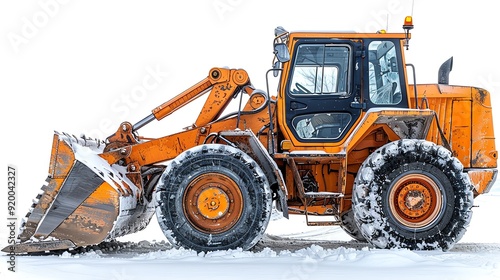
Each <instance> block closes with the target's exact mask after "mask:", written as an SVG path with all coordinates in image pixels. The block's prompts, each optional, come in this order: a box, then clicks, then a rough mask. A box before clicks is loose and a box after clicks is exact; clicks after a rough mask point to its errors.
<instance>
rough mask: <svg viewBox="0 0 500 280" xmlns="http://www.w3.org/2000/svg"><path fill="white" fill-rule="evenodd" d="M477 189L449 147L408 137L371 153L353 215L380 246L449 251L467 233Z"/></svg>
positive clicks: (357, 185)
mask: <svg viewBox="0 0 500 280" xmlns="http://www.w3.org/2000/svg"><path fill="white" fill-rule="evenodd" d="M472 190H473V187H472V184H471V183H470V180H469V177H468V176H467V175H466V174H465V173H463V166H462V164H461V163H460V162H459V161H458V159H456V158H454V157H453V156H452V154H451V153H450V151H448V150H447V149H445V148H444V147H442V146H438V145H436V144H434V143H432V142H428V141H425V140H411V139H403V140H399V141H397V142H392V143H389V144H386V145H384V146H382V147H381V148H379V149H378V150H376V151H375V152H374V153H373V154H371V155H370V156H369V157H368V158H367V159H366V160H365V162H364V163H363V165H362V166H361V168H360V170H359V173H358V175H357V177H356V179H355V182H354V190H353V211H354V219H355V221H356V224H357V225H358V227H359V229H360V231H361V234H362V235H363V236H364V237H365V238H366V239H367V240H368V242H370V243H372V244H373V245H375V246H377V247H379V248H408V249H411V250H434V249H441V250H449V249H451V248H452V247H453V245H454V244H455V243H456V242H458V241H459V240H460V239H461V238H462V236H463V234H464V233H465V231H466V227H467V226H468V224H469V222H470V219H471V216H472V210H471V208H472V204H473V191H472Z"/></svg>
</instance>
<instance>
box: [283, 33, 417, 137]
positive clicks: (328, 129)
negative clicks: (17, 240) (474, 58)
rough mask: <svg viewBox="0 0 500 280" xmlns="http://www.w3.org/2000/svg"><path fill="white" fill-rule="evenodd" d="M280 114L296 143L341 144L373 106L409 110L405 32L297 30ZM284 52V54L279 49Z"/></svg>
mask: <svg viewBox="0 0 500 280" xmlns="http://www.w3.org/2000/svg"><path fill="white" fill-rule="evenodd" d="M286 39H287V42H286V43H287V45H288V48H289V49H290V52H291V55H290V56H289V58H290V59H289V62H288V63H284V62H283V73H282V80H281V86H280V93H279V95H280V97H281V98H280V100H281V102H282V103H280V106H279V109H278V110H279V111H280V114H283V115H284V118H283V119H284V120H285V123H284V126H285V130H286V131H289V133H290V136H291V137H290V139H291V140H292V142H294V145H295V146H297V145H302V144H301V143H303V144H304V145H307V146H310V145H311V144H310V143H341V142H343V141H344V139H345V138H346V136H347V135H348V132H349V131H350V130H351V129H353V127H354V126H355V125H356V124H357V123H358V122H359V121H360V120H361V118H362V117H363V116H364V113H365V112H366V111H367V110H369V109H371V108H381V107H384V108H387V107H388V108H408V97H407V93H406V90H407V87H406V76H405V75H406V74H405V65H404V61H403V59H402V57H403V53H402V52H403V50H402V48H403V46H404V44H403V43H402V42H404V41H405V34H386V33H374V34H360V33H327V32H295V33H289V34H287V38H286ZM281 51H283V50H281Z"/></svg>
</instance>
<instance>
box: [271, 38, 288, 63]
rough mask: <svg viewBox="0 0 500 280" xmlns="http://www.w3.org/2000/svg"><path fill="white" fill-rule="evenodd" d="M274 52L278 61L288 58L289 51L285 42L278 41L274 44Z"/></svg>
mask: <svg viewBox="0 0 500 280" xmlns="http://www.w3.org/2000/svg"><path fill="white" fill-rule="evenodd" d="M274 54H275V55H276V58H277V59H278V61H279V62H281V63H284V62H287V61H289V60H290V53H289V52H288V48H287V47H286V45H285V44H283V43H279V44H275V45H274Z"/></svg>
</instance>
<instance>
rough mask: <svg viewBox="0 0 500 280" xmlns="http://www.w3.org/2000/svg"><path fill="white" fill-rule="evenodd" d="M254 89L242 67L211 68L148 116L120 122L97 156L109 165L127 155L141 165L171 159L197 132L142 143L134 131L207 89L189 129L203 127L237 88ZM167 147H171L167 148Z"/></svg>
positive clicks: (213, 117)
mask: <svg viewBox="0 0 500 280" xmlns="http://www.w3.org/2000/svg"><path fill="white" fill-rule="evenodd" d="M253 89H254V88H253V87H252V86H251V83H250V78H249V76H248V74H247V72H246V71H245V70H243V69H227V68H212V69H211V70H210V71H209V74H208V76H207V77H206V78H204V79H203V80H201V81H200V82H198V83H197V84H195V85H193V86H192V87H190V88H188V89H186V90H185V91H183V92H182V93H180V94H178V95H177V96H175V97H174V98H172V99H170V100H169V101H167V102H165V103H163V104H161V105H160V106H158V107H156V108H154V109H153V110H152V113H151V114H150V115H149V116H147V117H146V118H144V119H142V120H141V121H139V122H138V123H136V124H134V125H131V124H130V123H128V122H124V123H122V124H121V125H120V127H119V128H118V130H117V131H116V132H115V133H114V134H113V135H111V136H110V137H108V138H107V139H106V143H107V144H106V147H105V148H104V153H103V154H101V155H100V156H101V157H102V158H104V159H105V160H107V161H108V162H109V164H114V163H116V162H118V161H119V160H121V159H125V158H129V160H126V161H125V162H124V163H127V164H128V163H130V162H131V161H135V160H139V162H137V163H138V164H139V165H141V166H143V165H149V164H154V163H158V162H162V161H165V160H169V159H172V158H174V157H175V156H177V155H178V154H180V152H182V150H183V149H184V148H181V147H180V146H183V147H188V146H189V145H187V146H186V145H185V144H186V143H184V142H183V141H184V140H186V139H193V137H194V138H196V136H195V134H196V131H193V132H191V133H190V130H188V131H183V132H180V133H177V134H174V135H169V136H165V137H162V138H158V139H154V140H151V141H148V142H141V141H140V139H138V137H137V136H136V135H135V132H136V131H137V130H138V129H140V128H142V127H144V126H145V125H147V124H148V123H150V122H151V121H153V120H155V119H156V120H158V121H159V120H162V119H163V118H165V117H167V116H169V115H171V114H172V113H174V112H175V111H177V110H178V109H180V108H182V107H183V106H185V105H187V104H189V103H190V102H192V101H194V100H196V99H197V98H199V97H200V96H202V95H204V94H205V93H207V92H208V91H210V94H209V95H208V97H207V100H206V101H205V104H204V105H203V108H202V109H201V111H200V114H199V116H198V118H197V119H196V121H195V122H194V123H193V125H192V127H191V128H192V129H195V128H198V127H203V126H205V125H207V124H209V123H211V122H213V121H215V120H217V118H219V117H220V116H221V114H222V112H223V111H224V109H225V108H226V107H227V105H228V104H229V103H230V101H231V99H232V98H233V97H234V96H235V95H236V94H237V93H239V91H243V92H245V93H247V94H250V93H251V92H252V91H253ZM193 133H194V134H193ZM181 135H182V136H181ZM184 135H185V136H184ZM179 137H181V138H182V139H180V138H179ZM174 138H175V139H174ZM174 140H175V141H174ZM132 145H137V147H134V149H136V150H140V151H142V152H139V151H138V152H139V153H140V154H135V155H134V153H133V152H132ZM141 147H142V148H144V149H142V148H141ZM168 147H170V148H172V149H173V150H170V149H169V148H168ZM158 148H160V149H163V148H166V150H164V149H163V150H162V151H155V150H156V149H158ZM145 150H147V151H148V152H147V156H145V155H144V153H143V152H144V151H145ZM133 169H135V168H133Z"/></svg>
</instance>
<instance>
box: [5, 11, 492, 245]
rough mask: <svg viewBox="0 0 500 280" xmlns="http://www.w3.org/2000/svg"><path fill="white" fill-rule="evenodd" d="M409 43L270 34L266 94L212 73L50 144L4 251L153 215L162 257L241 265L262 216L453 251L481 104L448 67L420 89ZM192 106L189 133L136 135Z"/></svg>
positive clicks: (485, 136)
mask: <svg viewBox="0 0 500 280" xmlns="http://www.w3.org/2000/svg"><path fill="white" fill-rule="evenodd" d="M412 28H413V23H412V18H411V17H407V18H405V22H404V25H403V32H401V33H387V32H385V31H383V30H382V31H379V32H377V33H352V32H345V33H342V32H287V31H286V30H285V29H283V28H282V27H278V28H276V30H275V38H274V42H273V50H274V53H273V54H274V56H273V57H274V58H273V67H272V68H271V69H269V70H268V71H267V72H266V81H268V79H273V77H270V76H271V75H270V74H273V76H274V77H275V78H274V79H276V81H277V83H278V84H279V85H278V87H277V91H276V94H269V92H270V89H269V86H267V91H262V90H259V89H256V88H255V87H254V86H253V85H252V83H251V81H250V78H249V76H248V74H247V72H246V71H245V70H243V69H228V68H217V67H215V68H212V69H210V70H209V71H208V75H207V76H206V77H205V78H203V79H202V80H201V81H199V82H198V83H196V84H194V85H193V86H191V87H189V88H188V89H186V90H185V91H183V92H181V93H180V94H178V95H176V96H175V97H173V98H172V99H170V100H168V101H167V102H165V103H163V104H161V105H160V106H158V107H156V108H154V109H153V110H152V111H151V113H150V114H149V115H147V116H146V117H145V118H143V119H142V120H139V121H138V122H136V123H135V124H132V123H130V122H127V121H125V122H123V123H121V124H120V125H118V128H117V130H116V132H115V133H114V134H112V135H110V136H109V137H107V138H106V139H105V140H97V139H90V138H88V137H85V136H80V137H76V136H73V135H70V134H66V133H59V132H56V133H55V134H54V138H53V144H52V153H51V156H50V162H49V171H48V173H49V175H48V177H47V180H46V184H45V185H44V186H43V187H42V188H41V192H40V194H39V195H38V196H37V197H36V199H35V200H34V203H33V205H32V207H31V209H30V210H29V212H28V214H27V215H26V217H25V218H24V220H23V222H22V226H21V228H20V232H19V236H18V240H17V243H16V244H13V245H10V246H8V247H5V248H4V249H3V251H5V252H13V253H16V254H26V253H33V252H44V251H53V250H70V249H72V248H77V247H86V246H92V245H95V244H99V243H101V242H103V241H106V240H113V239H115V238H117V237H120V236H123V235H126V234H130V233H134V232H137V231H140V230H142V229H144V228H145V227H146V226H147V225H148V223H149V222H150V220H151V219H152V217H153V216H154V215H156V219H157V220H158V223H159V225H160V227H161V229H162V231H163V233H164V234H165V236H166V238H167V239H168V240H169V241H170V242H171V243H172V244H173V245H174V246H178V247H184V248H188V249H192V250H196V251H199V252H201V251H214V250H226V249H235V248H241V249H243V250H249V249H251V248H252V247H253V246H254V245H255V244H256V243H257V242H259V240H260V239H261V237H262V236H263V234H264V232H265V230H266V227H267V225H268V223H269V220H270V216H271V213H272V212H273V211H280V212H281V213H282V215H283V216H284V217H286V218H288V217H289V215H291V214H300V215H303V216H304V219H305V221H306V222H307V224H308V225H310V226H340V227H341V228H342V229H344V230H345V231H346V232H347V233H348V234H349V235H350V236H352V238H353V239H355V240H358V241H362V242H367V243H369V244H371V245H373V246H375V247H377V248H407V249H411V250H449V249H450V248H452V247H453V245H454V244H456V243H457V242H458V241H459V240H460V238H461V237H462V236H463V235H464V233H465V232H466V228H467V226H468V224H469V222H470V220H471V216H472V206H473V200H474V198H475V197H477V196H478V195H481V194H484V193H487V192H488V191H489V190H490V189H491V187H492V185H493V183H494V182H495V179H496V176H497V169H496V166H497V151H496V149H495V138H494V132H493V124H492V106H491V101H490V93H489V92H488V91H487V90H485V89H482V88H478V87H470V86H453V85H449V74H450V71H451V69H452V65H453V62H452V59H449V60H448V61H446V62H445V63H443V65H442V66H441V68H440V69H439V73H438V83H437V84H416V83H415V80H416V79H415V76H416V71H415V67H414V66H413V65H412V64H409V63H407V62H406V61H405V56H404V52H405V51H406V50H407V49H408V46H409V40H410V38H411V34H410V30H411V29H412ZM411 75H413V79H411V78H409V77H411ZM410 81H412V82H410ZM268 85H269V82H268ZM202 96H204V98H206V101H205V103H204V104H203V105H202V108H201V110H200V112H199V114H198V115H197V117H196V118H193V120H192V121H193V122H192V125H190V126H189V127H187V128H185V129H182V130H181V131H178V132H176V133H173V134H171V135H165V136H163V137H159V138H150V137H147V136H143V135H141V134H140V129H141V128H142V127H144V126H146V125H149V124H150V123H152V122H154V121H160V120H162V119H165V121H167V122H168V121H170V122H173V121H174V120H173V119H169V116H171V114H172V113H173V112H175V111H176V110H178V109H180V108H182V107H183V106H185V105H187V104H189V103H190V102H191V101H193V100H195V99H198V98H200V97H202ZM232 101H233V102H235V103H236V108H237V109H235V112H233V113H226V111H227V110H226V109H227V108H228V105H229V104H230V103H231V102H232Z"/></svg>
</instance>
